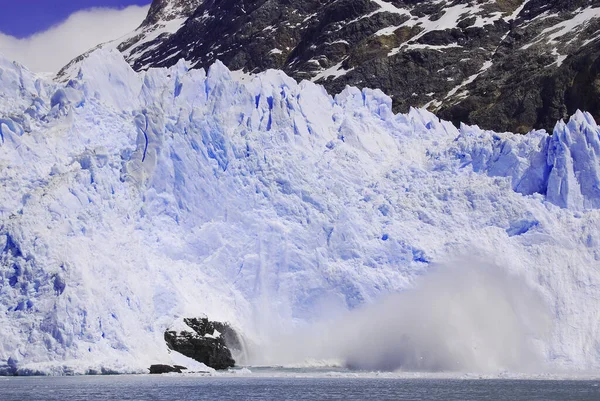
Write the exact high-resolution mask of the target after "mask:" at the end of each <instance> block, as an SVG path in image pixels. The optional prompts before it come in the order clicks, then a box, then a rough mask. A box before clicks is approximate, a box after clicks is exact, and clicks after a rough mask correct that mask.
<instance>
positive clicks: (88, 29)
mask: <svg viewBox="0 0 600 401" xmlns="http://www.w3.org/2000/svg"><path fill="white" fill-rule="evenodd" d="M150 3H151V0H0V16H1V18H0V57H4V58H7V59H9V60H11V61H18V62H19V63H21V64H23V65H25V66H26V67H28V68H29V69H30V70H32V71H35V72H40V73H42V72H44V73H45V72H48V73H50V72H54V73H55V72H58V70H60V69H61V68H62V67H64V66H65V65H66V64H67V63H69V62H70V61H71V60H72V59H74V58H75V57H77V56H79V55H81V54H83V53H85V52H86V51H88V50H90V49H93V48H95V47H96V46H97V45H99V44H102V43H111V45H110V46H112V47H115V45H116V44H117V43H119V42H118V40H119V39H121V38H124V37H126V36H127V35H129V34H131V32H132V31H134V30H135V29H136V28H137V27H138V26H139V25H140V24H141V23H142V21H143V20H144V18H145V17H146V15H147V13H148V9H149V7H150Z"/></svg>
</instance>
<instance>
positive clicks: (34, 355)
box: [0, 51, 600, 373]
mask: <svg viewBox="0 0 600 401" xmlns="http://www.w3.org/2000/svg"><path fill="white" fill-rule="evenodd" d="M0 88H1V91H0V132H1V135H2V139H1V141H0V183H1V185H2V190H1V191H0V251H1V252H0V371H2V372H5V373H11V372H15V371H18V372H20V373H36V372H42V373H69V372H75V373H85V372H88V373H89V372H102V371H118V372H137V371H142V370H143V369H144V368H146V367H147V366H148V365H149V364H150V363H155V362H168V358H169V355H168V353H167V349H166V346H165V345H164V341H163V339H162V334H163V330H164V329H165V328H166V327H167V326H168V325H170V324H171V323H172V322H173V321H174V320H175V319H177V318H178V317H181V316H186V315H188V316H191V315H197V314H200V313H207V314H208V315H209V316H210V317H213V318H218V319H222V320H229V321H231V322H232V323H234V324H235V325H237V326H238V327H239V328H241V329H242V331H243V332H245V333H246V334H247V335H248V336H249V337H250V338H252V339H253V341H256V342H260V341H263V340H267V339H269V336H271V335H272V334H273V333H274V332H277V331H285V330H289V329H292V328H294V327H298V326H301V325H302V324H304V322H310V321H315V320H319V319H324V318H328V317H330V316H331V315H332V314H334V313H335V312H334V311H340V310H346V309H354V308H357V307H360V306H361V305H364V304H369V303H371V302H373V301H374V300H376V299H378V298H379V297H380V296H381V295H383V294H387V293H390V292H396V291H399V290H403V289H406V288H409V287H411V286H412V284H413V283H414V282H415V279H416V278H418V277H420V276H422V275H426V274H428V272H429V271H430V270H431V269H432V265H433V264H434V263H435V262H441V261H444V260H447V259H449V258H453V257H461V256H465V255H471V256H473V257H475V258H480V259H485V260H488V261H490V262H492V263H494V264H495V265H498V266H502V267H503V269H505V270H506V271H507V272H509V273H511V274H513V275H516V276H518V277H520V279H521V280H523V282H525V283H527V284H528V286H530V287H531V288H533V289H534V290H535V291H538V292H539V293H540V294H542V296H543V298H544V300H545V302H546V303H547V305H548V308H549V311H550V313H551V315H552V317H553V321H554V327H553V330H552V335H551V338H549V339H544V340H543V341H542V340H541V339H540V343H541V344H540V347H541V348H542V349H543V352H544V355H545V358H546V360H547V361H548V363H549V364H550V365H560V366H569V367H574V368H580V369H583V368H597V367H600V355H599V353H598V350H599V349H600V344H599V342H598V338H599V336H598V334H599V328H600V327H599V325H600V319H598V316H597V315H598V312H597V311H598V310H600V304H599V301H598V300H599V299H600V292H599V290H598V288H600V287H599V284H600V274H599V271H598V269H599V267H600V264H599V260H600V251H599V248H598V246H599V243H600V212H599V211H598V209H599V207H600V195H599V194H598V190H599V186H598V183H599V177H598V160H597V154H598V150H599V148H598V141H599V138H600V128H599V127H598V126H597V125H596V123H595V122H594V121H593V119H592V118H591V116H590V115H588V114H585V113H577V114H576V115H574V116H573V117H572V118H571V120H570V121H569V122H568V123H566V124H565V123H559V124H558V125H557V127H556V132H555V133H554V135H552V136H548V135H546V134H545V133H544V132H532V133H530V134H528V135H525V136H517V135H513V134H509V133H504V134H498V133H493V132H488V131H482V130H480V129H478V128H477V127H468V126H463V127H461V128H460V129H456V128H455V127H454V126H452V125H451V124H450V123H447V122H444V121H440V120H439V119H437V118H436V117H435V116H434V115H432V114H430V113H428V112H427V111H424V110H416V109H413V110H411V111H410V112H409V113H408V114H406V115H404V114H397V115H394V114H393V113H392V111H391V100H390V98H389V97H387V96H385V95H384V94H383V93H382V92H380V91H378V90H369V89H365V90H362V91H360V90H358V89H356V88H350V87H349V88H346V89H345V90H344V91H343V92H342V93H340V94H338V95H336V96H335V97H332V96H330V95H328V94H327V93H326V92H325V91H324V89H323V88H322V87H320V86H318V85H314V84H312V83H310V82H302V83H299V84H298V83H296V82H295V81H294V80H292V79H290V78H289V77H287V76H285V75H284V74H283V73H281V72H277V71H267V72H265V73H263V74H260V75H257V76H254V77H251V78H247V79H245V80H240V79H234V78H233V77H232V74H231V73H230V72H229V71H228V70H227V69H226V68H225V67H224V66H223V65H222V64H219V63H217V64H215V65H213V66H212V67H211V68H210V69H209V70H208V72H206V73H205V72H204V71H203V70H189V71H188V69H187V68H186V65H185V63H184V62H180V63H179V64H177V65H176V66H174V67H172V68H170V69H151V70H149V71H147V72H142V73H139V74H138V73H135V72H133V71H132V70H131V69H130V68H129V66H128V65H127V64H126V63H125V62H124V61H123V60H122V58H121V56H120V55H119V54H118V53H114V52H104V51H99V52H96V53H94V54H92V55H91V56H90V57H89V58H88V59H87V60H86V61H85V62H84V63H83V65H82V68H81V71H80V73H79V75H78V77H77V79H74V80H72V81H71V82H69V83H68V84H67V85H58V84H55V83H53V82H48V81H44V80H43V79H39V78H37V77H36V76H34V75H33V74H32V73H30V72H28V71H27V70H26V69H24V68H23V67H20V66H18V65H16V64H13V63H10V62H8V61H6V60H1V61H0Z"/></svg>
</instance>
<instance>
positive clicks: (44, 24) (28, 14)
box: [0, 0, 151, 38]
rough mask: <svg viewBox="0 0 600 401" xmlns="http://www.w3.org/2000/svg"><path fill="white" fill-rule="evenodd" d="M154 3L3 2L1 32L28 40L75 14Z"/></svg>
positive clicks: (127, 0)
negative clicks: (98, 8) (84, 11)
mask: <svg viewBox="0 0 600 401" xmlns="http://www.w3.org/2000/svg"><path fill="white" fill-rule="evenodd" d="M150 3H151V0H0V9H1V10H2V18H0V32H2V33H4V34H6V35H10V36H14V37H17V38H25V37H27V36H30V35H32V34H34V33H38V32H42V31H45V30H47V29H48V28H50V27H51V26H53V25H56V24H59V23H61V22H62V21H64V20H66V19H67V18H68V17H69V16H70V15H71V14H73V13H74V12H76V11H79V10H83V9H89V8H93V7H109V8H124V7H127V6H131V5H138V6H144V5H148V4H150Z"/></svg>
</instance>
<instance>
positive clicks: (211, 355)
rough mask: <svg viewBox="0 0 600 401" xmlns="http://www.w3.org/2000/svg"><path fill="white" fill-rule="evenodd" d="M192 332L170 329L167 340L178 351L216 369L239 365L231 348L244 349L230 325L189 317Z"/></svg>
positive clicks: (186, 322)
mask: <svg viewBox="0 0 600 401" xmlns="http://www.w3.org/2000/svg"><path fill="white" fill-rule="evenodd" d="M183 321H184V323H185V324H186V325H187V326H188V327H189V330H175V329H167V331H165V341H166V342H167V345H168V347H169V348H170V349H172V350H174V351H177V352H179V353H181V354H183V355H185V356H187V357H189V358H192V359H194V360H196V361H198V362H202V363H204V364H205V365H206V366H210V367H211V368H213V369H227V368H230V367H233V366H235V360H234V359H233V357H232V354H231V350H230V349H241V348H242V345H241V341H240V337H239V336H238V334H237V333H236V331H235V330H234V329H233V328H232V327H231V326H230V325H229V324H227V323H221V322H213V321H210V320H208V318H206V317H200V318H186V319H183Z"/></svg>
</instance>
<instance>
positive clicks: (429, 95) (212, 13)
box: [61, 0, 600, 132]
mask: <svg viewBox="0 0 600 401" xmlns="http://www.w3.org/2000/svg"><path fill="white" fill-rule="evenodd" d="M599 16H600V1H598V0H553V1H546V0H426V1H416V0H390V1H386V0H294V1H292V0H259V1H255V0H252V1H248V0H241V1H240V0H236V1H232V0H227V1H214V0H205V1H203V0H155V1H154V2H153V4H152V7H151V9H150V12H149V14H148V17H147V18H146V20H145V21H144V22H143V24H142V25H141V26H140V27H139V28H138V29H137V30H136V31H135V32H133V33H132V34H131V35H129V36H128V37H126V38H122V39H121V40H119V41H117V42H114V43H112V44H109V46H112V47H118V49H119V50H120V51H121V52H122V53H123V54H124V55H125V57H126V59H127V60H128V62H129V63H130V64H131V65H132V66H133V67H134V69H135V70H138V71H139V70H145V69H148V68H150V67H168V66H172V65H174V64H175V63H177V61H178V60H179V59H181V58H185V59H186V60H188V61H190V62H191V63H192V65H193V66H194V67H195V68H207V67H208V66H210V65H211V64H212V63H214V62H215V61H216V60H217V59H218V60H221V61H222V62H223V63H224V64H225V65H226V66H228V67H229V68H230V69H231V70H241V71H244V72H246V73H257V72H259V71H264V70H266V69H269V68H274V69H281V70H283V71H285V72H286V73H287V74H288V75H290V76H292V77H293V78H295V79H296V80H302V79H309V80H312V81H315V82H317V83H320V84H323V85H324V86H325V87H326V88H327V89H328V91H330V92H332V93H338V92H340V91H341V90H343V89H344V87H345V86H346V85H355V86H358V87H360V88H363V87H374V88H379V89H382V90H383V91H384V92H385V93H387V94H389V95H390V96H392V98H393V101H394V111H396V112H406V111H408V109H409V107H410V106H419V107H426V108H427V109H429V110H430V111H433V112H436V113H437V114H438V115H440V116H441V117H443V118H445V119H448V120H451V121H453V122H454V123H458V122H459V121H462V122H465V123H470V124H478V125H480V126H482V127H484V128H486V129H494V130H498V131H513V132H526V131H529V130H531V129H532V128H536V129H537V128H545V129H546V130H547V131H549V132H550V131H551V130H552V128H553V127H554V124H555V122H556V121H557V120H559V119H565V118H567V117H568V116H569V115H570V114H572V113H574V112H575V111H576V110H577V109H584V110H587V111H589V112H590V113H591V114H592V115H593V116H595V117H596V118H598V117H600V75H599V73H600V58H599V56H600V48H599V46H598V44H599V42H598V39H599V38H600V19H599V18H598V17H599ZM75 67H76V63H75V64H71V65H70V66H68V67H67V68H65V69H64V70H63V71H62V72H61V75H62V76H68V75H69V72H71V73H73V72H76V71H77V69H76V68H75Z"/></svg>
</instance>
